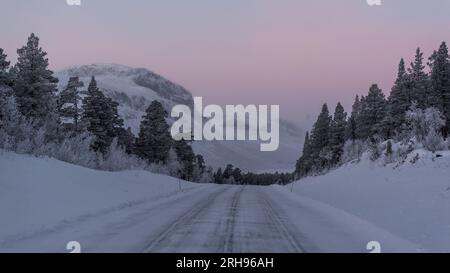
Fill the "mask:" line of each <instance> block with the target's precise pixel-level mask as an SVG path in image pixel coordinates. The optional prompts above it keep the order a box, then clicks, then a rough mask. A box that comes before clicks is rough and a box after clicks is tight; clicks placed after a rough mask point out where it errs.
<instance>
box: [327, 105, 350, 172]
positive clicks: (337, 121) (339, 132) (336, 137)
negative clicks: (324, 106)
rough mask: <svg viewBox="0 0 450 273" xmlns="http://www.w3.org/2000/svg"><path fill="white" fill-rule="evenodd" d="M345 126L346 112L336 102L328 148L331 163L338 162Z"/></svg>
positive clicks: (342, 145)
mask: <svg viewBox="0 0 450 273" xmlns="http://www.w3.org/2000/svg"><path fill="white" fill-rule="evenodd" d="M346 126H347V113H346V112H345V110H344V107H342V105H341V103H340V102H338V104H337V106H336V109H335V111H334V116H333V120H332V122H331V128H330V136H331V138H330V148H331V153H332V157H331V165H336V164H338V163H339V162H340V160H341V156H342V153H343V148H344V143H345V128H346Z"/></svg>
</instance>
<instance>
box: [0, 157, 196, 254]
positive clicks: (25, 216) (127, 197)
mask: <svg viewBox="0 0 450 273" xmlns="http://www.w3.org/2000/svg"><path fill="white" fill-rule="evenodd" d="M180 186H181V188H182V190H183V191H184V192H193V191H195V190H197V188H199V187H198V186H199V185H198V184H193V183H187V182H181V183H180V181H179V180H177V179H174V178H171V177H167V176H163V175H157V174H152V173H149V172H146V171H121V172H104V171H98V170H91V169H87V168H83V167H79V166H75V165H72V164H68V163H65V162H61V161H58V160H55V159H51V158H35V157H31V156H28V155H18V154H14V153H11V152H5V151H2V150H0V219H1V224H0V251H20V250H25V251H27V250H29V251H65V244H63V242H64V241H70V240H76V239H77V238H76V234H78V233H77V232H82V231H83V230H80V228H84V229H85V230H90V229H92V228H93V227H92V226H89V225H92V224H94V225H96V224H99V223H102V222H105V223H106V222H107V220H106V219H108V217H113V218H117V219H120V218H122V217H125V216H126V215H127V213H130V212H131V211H132V210H133V209H134V208H136V207H139V206H146V205H148V204H153V203H154V202H157V201H158V200H162V199H167V198H169V197H170V198H173V197H174V196H176V195H177V194H178V193H179V191H180ZM59 235H61V236H59ZM46 236H49V237H46ZM46 238H47V239H46ZM39 239H41V240H40V241H39ZM33 240H38V243H33ZM39 242H40V243H39Z"/></svg>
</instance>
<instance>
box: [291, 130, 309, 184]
mask: <svg viewBox="0 0 450 273" xmlns="http://www.w3.org/2000/svg"><path fill="white" fill-rule="evenodd" d="M311 167H312V147H311V140H310V138H309V132H308V131H307V132H306V134H305V141H304V142H303V152H302V156H301V157H300V158H299V159H298V160H297V164H296V167H295V172H296V174H297V176H298V177H299V178H300V177H303V176H305V175H307V174H308V173H309V172H310V170H311Z"/></svg>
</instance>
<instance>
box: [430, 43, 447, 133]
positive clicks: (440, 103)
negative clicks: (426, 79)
mask: <svg viewBox="0 0 450 273" xmlns="http://www.w3.org/2000/svg"><path fill="white" fill-rule="evenodd" d="M430 65H431V76H430V77H431V91H430V93H429V94H428V96H427V97H428V99H429V102H430V103H429V104H430V106H433V107H436V108H437V109H438V110H439V111H440V112H441V113H443V115H444V117H445V119H446V126H445V127H444V129H443V133H444V136H447V135H448V132H449V128H450V57H449V53H448V48H447V44H446V43H445V42H442V44H441V46H440V47H439V50H438V51H436V52H435V53H434V54H433V55H432V56H431V58H430Z"/></svg>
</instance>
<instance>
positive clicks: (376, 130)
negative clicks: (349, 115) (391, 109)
mask: <svg viewBox="0 0 450 273" xmlns="http://www.w3.org/2000/svg"><path fill="white" fill-rule="evenodd" d="M386 110H387V109H386V100H385V97H384V94H383V91H381V89H380V88H378V85H376V84H373V85H372V86H371V87H370V89H369V93H368V94H367V97H362V98H361V112H360V114H359V116H358V118H357V120H356V135H357V138H358V139H363V140H366V139H367V138H369V137H371V136H374V135H376V134H381V133H382V121H383V119H384V117H385V116H386Z"/></svg>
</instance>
